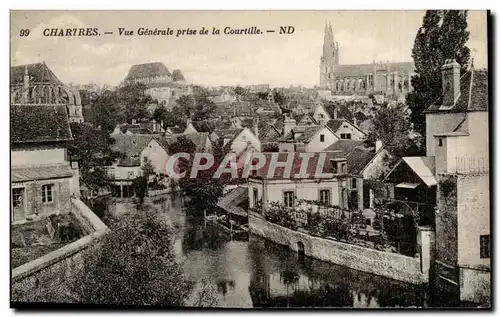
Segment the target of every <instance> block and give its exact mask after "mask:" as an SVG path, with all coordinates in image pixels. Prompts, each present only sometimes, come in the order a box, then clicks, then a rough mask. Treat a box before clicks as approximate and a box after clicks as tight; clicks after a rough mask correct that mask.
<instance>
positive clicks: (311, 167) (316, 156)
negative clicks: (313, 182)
mask: <svg viewBox="0 0 500 318" xmlns="http://www.w3.org/2000/svg"><path fill="white" fill-rule="evenodd" d="M262 154H263V155H264V156H265V158H266V161H265V164H264V166H263V167H262V168H260V169H258V170H257V171H255V173H254V174H253V175H251V176H252V177H259V178H265V179H315V178H316V176H315V175H316V169H318V168H317V167H318V163H320V159H323V158H322V157H323V156H324V161H323V162H321V164H323V170H320V172H322V173H333V171H334V170H333V167H332V165H331V164H330V160H331V159H334V158H337V156H336V155H335V154H334V153H331V152H315V153H312V154H313V155H312V157H310V158H309V161H308V162H307V168H306V174H307V176H304V175H300V174H299V172H301V168H302V164H303V162H302V157H301V155H300V153H298V152H280V153H276V152H274V153H269V152H267V153H262ZM273 156H277V157H276V160H277V161H278V162H286V161H287V159H288V156H293V162H292V167H291V169H290V172H291V173H290V177H289V178H287V176H286V175H285V168H284V167H277V168H276V169H275V170H274V174H271V176H268V173H269V172H270V171H269V168H270V164H271V160H272V158H273ZM317 177H318V178H319V176H317Z"/></svg>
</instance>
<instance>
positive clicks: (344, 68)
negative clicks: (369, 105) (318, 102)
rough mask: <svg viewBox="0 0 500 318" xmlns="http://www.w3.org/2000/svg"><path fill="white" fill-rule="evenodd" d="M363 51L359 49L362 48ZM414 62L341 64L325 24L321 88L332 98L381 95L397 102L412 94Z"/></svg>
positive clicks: (328, 28)
mask: <svg viewBox="0 0 500 318" xmlns="http://www.w3.org/2000/svg"><path fill="white" fill-rule="evenodd" d="M361 49H362V48H361ZM414 72H415V66H414V65H413V62H398V63H389V62H385V63H384V62H377V63H376V62H375V61H373V62H372V63H369V64H340V47H339V44H338V43H337V42H335V40H334V36H333V31H332V26H331V25H329V24H325V37H324V41H323V56H322V57H321V61H320V88H321V89H324V90H329V91H331V92H332V94H334V95H354V94H356V95H365V96H366V95H369V94H383V95H385V96H388V97H393V98H398V97H399V96H401V95H403V96H404V95H405V94H406V93H407V92H408V91H411V89H412V88H411V80H410V79H411V77H412V76H413V74H414Z"/></svg>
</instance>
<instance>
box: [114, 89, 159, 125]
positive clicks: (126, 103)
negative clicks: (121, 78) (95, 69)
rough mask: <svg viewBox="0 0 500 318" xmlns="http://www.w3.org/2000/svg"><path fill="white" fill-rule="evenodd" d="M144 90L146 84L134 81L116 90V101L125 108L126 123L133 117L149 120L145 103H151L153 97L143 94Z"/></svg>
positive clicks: (138, 119) (139, 119)
mask: <svg viewBox="0 0 500 318" xmlns="http://www.w3.org/2000/svg"><path fill="white" fill-rule="evenodd" d="M145 90H146V85H144V84H142V83H134V84H128V85H124V86H122V87H120V88H118V90H117V91H116V94H117V100H118V102H119V103H120V105H122V106H123V107H124V108H125V109H124V110H125V119H126V121H127V122H128V123H131V122H132V120H133V119H135V120H137V121H142V120H149V118H150V114H149V111H148V108H147V105H148V104H151V103H153V99H152V98H151V96H149V95H146V94H145Z"/></svg>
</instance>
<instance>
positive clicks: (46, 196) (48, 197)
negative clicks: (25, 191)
mask: <svg viewBox="0 0 500 318" xmlns="http://www.w3.org/2000/svg"><path fill="white" fill-rule="evenodd" d="M53 187H54V185H53V184H44V185H43V186H42V203H50V202H52V199H53V198H52V188H53Z"/></svg>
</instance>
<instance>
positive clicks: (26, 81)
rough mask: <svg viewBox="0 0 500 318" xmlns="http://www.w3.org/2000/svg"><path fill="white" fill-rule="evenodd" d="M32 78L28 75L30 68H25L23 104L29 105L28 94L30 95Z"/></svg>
mask: <svg viewBox="0 0 500 318" xmlns="http://www.w3.org/2000/svg"><path fill="white" fill-rule="evenodd" d="M29 84H30V76H29V74H28V66H24V76H23V103H25V104H26V103H28V93H29Z"/></svg>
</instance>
